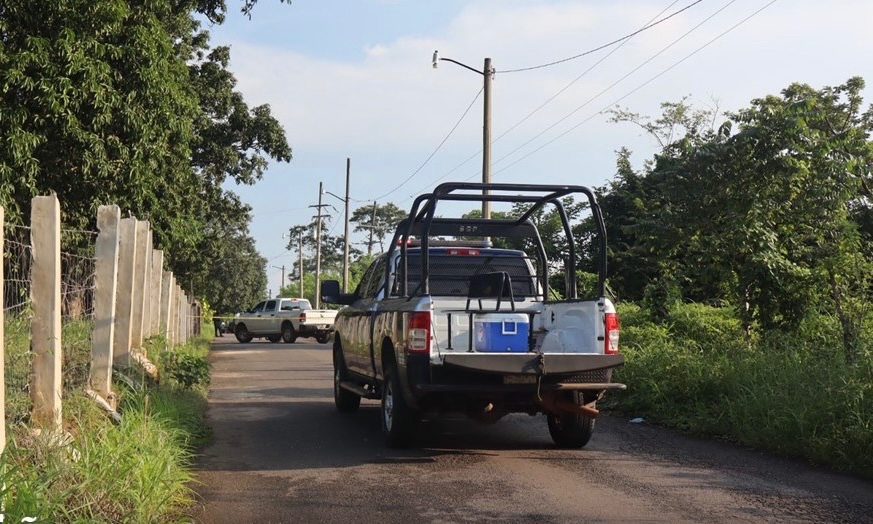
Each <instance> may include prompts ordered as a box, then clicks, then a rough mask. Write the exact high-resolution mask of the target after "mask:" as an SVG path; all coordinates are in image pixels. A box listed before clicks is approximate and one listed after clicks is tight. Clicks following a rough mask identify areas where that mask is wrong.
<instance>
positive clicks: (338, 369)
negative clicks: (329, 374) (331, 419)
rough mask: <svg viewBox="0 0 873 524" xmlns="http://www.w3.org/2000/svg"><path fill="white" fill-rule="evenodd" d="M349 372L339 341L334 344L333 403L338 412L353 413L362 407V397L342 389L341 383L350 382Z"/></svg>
mask: <svg viewBox="0 0 873 524" xmlns="http://www.w3.org/2000/svg"><path fill="white" fill-rule="evenodd" d="M348 375H349V372H348V371H347V370H346V363H345V361H344V360H343V347H342V345H341V344H340V341H339V340H336V341H335V342H334V343H333V402H334V404H336V409H337V411H340V412H342V413H353V412H355V411H357V410H358V408H359V407H361V397H359V396H358V395H355V394H354V393H352V392H351V391H349V390H347V389H343V388H341V387H340V382H343V381H345V380H348Z"/></svg>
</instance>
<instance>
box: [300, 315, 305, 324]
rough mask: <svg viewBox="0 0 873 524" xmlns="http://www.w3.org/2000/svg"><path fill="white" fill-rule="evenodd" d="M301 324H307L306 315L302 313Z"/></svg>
mask: <svg viewBox="0 0 873 524" xmlns="http://www.w3.org/2000/svg"><path fill="white" fill-rule="evenodd" d="M300 322H306V313H300Z"/></svg>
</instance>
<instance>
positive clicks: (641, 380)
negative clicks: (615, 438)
mask: <svg viewBox="0 0 873 524" xmlns="http://www.w3.org/2000/svg"><path fill="white" fill-rule="evenodd" d="M620 313H621V320H622V352H623V353H624V355H625V359H626V363H625V365H624V366H623V367H622V368H620V369H619V370H618V371H617V372H616V375H615V380H617V381H619V382H624V383H626V384H628V390H627V391H625V392H621V393H618V394H614V395H611V397H610V398H611V400H612V402H611V403H612V404H613V406H612V407H613V409H614V410H618V411H620V412H624V413H627V414H632V415H633V416H644V417H645V418H646V419H647V420H649V421H652V422H655V423H659V424H663V425H666V426H671V427H675V428H678V429H681V430H684V431H687V432H691V433H697V434H706V435H720V436H724V437H727V438H729V439H731V440H734V441H736V442H738V443H741V444H744V445H748V446H752V447H755V448H758V449H763V450H767V451H771V452H775V453H778V454H782V455H787V456H793V457H802V458H805V459H807V460H809V461H810V462H813V463H816V464H821V465H826V466H829V467H831V468H834V469H837V470H842V471H850V472H853V473H857V474H860V475H862V476H865V477H869V478H873V352H871V346H870V341H871V337H870V330H868V331H867V332H866V333H865V335H866V336H865V337H864V340H865V341H866V343H867V345H866V347H865V348H864V349H862V352H861V354H860V355H859V358H856V359H855V360H854V361H853V362H849V361H848V360H847V359H846V358H845V355H844V354H843V352H842V351H841V349H840V348H839V340H840V338H839V330H838V326H837V325H836V320H835V319H833V318H828V317H818V318H813V319H808V320H807V321H806V322H805V323H804V325H803V326H802V327H801V329H799V330H797V331H796V332H792V333H786V332H772V333H767V334H765V335H764V336H762V337H760V338H759V339H758V340H754V341H752V342H751V343H750V344H747V343H746V342H745V339H744V336H743V333H742V330H741V328H740V324H739V321H737V320H736V319H735V318H734V317H733V313H732V312H731V311H730V310H729V309H720V308H712V307H707V306H701V305H680V306H676V307H675V308H673V310H672V311H671V312H670V316H669V319H668V321H667V322H664V323H655V322H652V321H650V320H649V317H648V316H647V315H646V313H645V311H644V310H642V309H641V308H639V307H637V306H635V305H628V304H626V305H623V306H622V307H621V309H620ZM828 341H830V343H828Z"/></svg>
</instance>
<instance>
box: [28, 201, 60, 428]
mask: <svg viewBox="0 0 873 524" xmlns="http://www.w3.org/2000/svg"><path fill="white" fill-rule="evenodd" d="M30 227H31V229H30V236H31V239H30V243H31V248H32V250H33V266H32V267H31V272H30V278H31V285H30V300H31V304H32V306H33V320H32V321H31V333H32V334H31V341H30V344H31V351H32V352H33V382H32V384H31V389H30V396H31V401H32V402H33V414H32V421H33V424H34V425H35V426H37V427H39V428H43V429H46V430H50V431H53V432H56V431H60V430H61V429H62V427H63V421H62V418H61V417H62V413H61V397H62V394H63V381H62V380H61V365H62V362H63V355H62V354H61V206H60V204H59V203H58V198H57V196H56V195H51V196H39V197H34V198H33V200H32V201H31V216H30Z"/></svg>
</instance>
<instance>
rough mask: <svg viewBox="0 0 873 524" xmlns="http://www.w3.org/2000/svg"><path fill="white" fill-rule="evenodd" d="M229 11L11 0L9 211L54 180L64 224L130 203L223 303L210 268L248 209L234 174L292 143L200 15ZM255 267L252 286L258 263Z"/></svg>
mask: <svg viewBox="0 0 873 524" xmlns="http://www.w3.org/2000/svg"><path fill="white" fill-rule="evenodd" d="M253 6H254V3H253V2H249V1H247V2H244V5H243V9H244V10H246V9H249V10H250V9H251V7H253ZM225 10H226V6H225V3H224V2H223V1H220V0H205V1H204V0H198V1H192V0H182V1H179V2H171V1H169V0H157V1H149V2H143V1H142V0H137V1H132V2H128V1H122V0H100V1H98V2H86V1H84V0H71V1H69V2H61V3H57V2H56V3H49V2H30V1H28V2H24V1H22V0H11V1H10V2H6V3H5V4H4V6H3V7H2V8H0V115H2V116H0V134H2V136H3V137H4V141H5V143H6V144H8V147H4V148H0V205H3V206H4V207H5V208H6V210H7V217H8V219H9V220H10V221H12V222H19V223H21V222H23V221H24V220H25V218H26V217H27V216H28V215H29V211H30V201H31V198H32V197H33V196H35V195H39V194H47V193H49V192H55V193H56V194H57V195H58V198H59V200H60V202H61V206H62V210H63V212H64V223H65V227H68V228H73V229H81V230H87V229H91V230H93V229H95V227H96V210H97V207H98V206H99V205H101V204H106V203H115V204H118V205H119V206H120V207H121V208H122V210H123V212H124V213H125V214H126V215H127V214H130V215H133V216H136V217H138V218H140V219H147V220H149V221H150V223H151V226H152V229H153V231H154V241H155V244H156V245H157V247H159V248H162V249H164V251H165V253H166V260H167V264H168V266H169V267H170V268H171V269H172V270H173V271H174V272H175V273H176V275H177V277H178V278H179V279H180V283H182V285H183V286H184V287H185V288H193V289H194V292H195V294H200V295H204V296H205V298H207V301H208V302H210V303H216V302H217V300H216V299H217V298H219V297H215V296H212V294H211V293H212V289H213V288H212V287H211V286H212V284H211V282H212V281H213V279H214V273H215V271H214V268H212V267H211V266H212V265H213V264H214V263H215V261H216V260H220V259H222V257H223V255H224V253H223V246H222V242H223V241H225V240H226V239H227V238H232V239H234V240H236V241H246V240H245V239H246V238H247V235H248V233H247V231H246V224H247V223H248V221H249V211H250V209H249V208H248V207H247V206H245V205H243V204H242V203H241V202H240V200H239V198H238V197H237V196H236V195H234V194H233V193H230V192H227V191H224V190H223V189H222V187H221V184H222V182H223V181H224V180H225V179H226V177H228V176H229V177H232V178H233V179H234V180H236V181H237V182H238V183H245V184H252V183H255V182H256V181H257V180H259V179H260V177H261V175H262V173H263V170H264V169H265V167H266V165H267V160H268V158H272V159H274V160H278V161H287V160H289V159H290V154H291V151H290V147H289V146H288V144H287V141H286V140H285V136H284V132H283V131H282V128H281V127H280V126H279V124H278V122H277V121H276V120H275V119H274V118H273V117H272V116H271V115H270V110H269V107H267V106H260V107H256V108H254V109H249V108H248V107H247V106H246V104H245V102H244V101H243V99H242V97H241V95H240V94H239V93H237V92H235V91H234V87H235V79H234V78H233V75H232V74H230V73H229V71H228V70H227V64H228V56H229V55H228V51H227V48H221V47H219V48H216V49H213V50H210V49H209V45H208V41H209V37H208V33H206V32H205V31H201V30H200V28H199V23H198V22H197V21H196V20H195V19H194V17H193V15H194V14H195V13H202V14H204V15H206V16H207V17H208V18H209V19H210V20H213V21H217V22H220V21H221V20H223V17H224V12H225ZM249 240H250V239H249ZM240 267H247V266H240ZM248 277H250V278H244V279H243V280H245V281H247V282H251V283H252V285H254V284H255V283H256V281H257V277H258V275H257V272H256V273H253V274H252V275H248ZM252 292H253V293H254V292H259V291H255V290H253V291H252Z"/></svg>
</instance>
